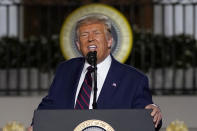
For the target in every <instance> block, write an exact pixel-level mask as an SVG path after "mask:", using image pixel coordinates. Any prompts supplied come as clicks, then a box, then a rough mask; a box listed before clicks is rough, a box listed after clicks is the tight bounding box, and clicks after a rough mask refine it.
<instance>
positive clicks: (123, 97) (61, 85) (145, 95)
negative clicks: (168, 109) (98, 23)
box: [38, 57, 153, 109]
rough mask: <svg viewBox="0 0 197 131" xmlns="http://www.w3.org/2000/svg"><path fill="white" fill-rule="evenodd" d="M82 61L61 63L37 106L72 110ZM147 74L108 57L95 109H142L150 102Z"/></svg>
mask: <svg viewBox="0 0 197 131" xmlns="http://www.w3.org/2000/svg"><path fill="white" fill-rule="evenodd" d="M84 63H85V59H84V58H81V57H80V58H74V59H71V60H68V61H66V62H63V63H61V64H60V65H59V66H58V68H57V71H56V75H55V78H54V80H53V83H52V85H51V87H50V89H49V93H48V95H47V96H46V97H44V98H43V100H42V102H41V103H40V104H39V106H38V109H74V102H75V93H76V90H77V86H78V82H79V79H80V75H81V72H82V69H83V66H84ZM152 103H153V102H152V95H151V94H150V91H149V88H148V79H147V77H146V76H145V75H144V74H143V73H141V72H139V71H137V70H136V69H135V68H133V67H131V66H128V65H124V64H121V63H119V62H118V61H116V60H115V59H114V58H113V57H112V63H111V66H110V69H109V72H108V74H107V77H106V79H105V82H104V84H103V87H102V90H101V92H100V95H99V98H98V100H97V108H98V109H133V108H135V109H136V108H144V107H145V106H146V105H148V104H152Z"/></svg>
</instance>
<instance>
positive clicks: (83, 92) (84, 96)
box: [75, 66, 93, 109]
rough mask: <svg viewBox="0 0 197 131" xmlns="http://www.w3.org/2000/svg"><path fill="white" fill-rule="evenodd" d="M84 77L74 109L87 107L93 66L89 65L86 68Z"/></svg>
mask: <svg viewBox="0 0 197 131" xmlns="http://www.w3.org/2000/svg"><path fill="white" fill-rule="evenodd" d="M87 70H88V71H87V73H86V75H85V79H84V81H83V83H82V85H81V89H80V91H79V95H78V97H77V101H76V104H75V109H89V103H90V95H91V91H92V76H91V73H92V72H93V68H92V67H91V66H89V67H88V68H87Z"/></svg>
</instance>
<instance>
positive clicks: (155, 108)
mask: <svg viewBox="0 0 197 131" xmlns="http://www.w3.org/2000/svg"><path fill="white" fill-rule="evenodd" d="M145 109H152V110H153V111H152V112H151V116H152V117H153V122H154V124H155V128H157V126H158V124H159V122H160V120H161V119H162V114H161V110H160V108H159V107H158V106H157V105H155V104H149V105H147V106H146V107H145Z"/></svg>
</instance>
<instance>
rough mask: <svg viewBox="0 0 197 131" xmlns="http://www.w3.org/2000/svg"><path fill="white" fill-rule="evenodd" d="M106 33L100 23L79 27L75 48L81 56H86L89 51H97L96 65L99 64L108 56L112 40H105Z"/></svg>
mask: <svg viewBox="0 0 197 131" xmlns="http://www.w3.org/2000/svg"><path fill="white" fill-rule="evenodd" d="M106 32H107V30H106V29H105V26H104V24H102V23H93V24H87V25H82V26H80V27H79V30H78V38H79V41H78V42H77V47H78V49H79V51H81V52H82V54H83V56H86V55H87V53H88V52H90V51H97V63H100V62H102V61H103V60H104V59H105V58H106V57H107V56H108V55H109V54H110V47H111V45H112V38H111V37H109V38H107V35H106V34H107V33H106Z"/></svg>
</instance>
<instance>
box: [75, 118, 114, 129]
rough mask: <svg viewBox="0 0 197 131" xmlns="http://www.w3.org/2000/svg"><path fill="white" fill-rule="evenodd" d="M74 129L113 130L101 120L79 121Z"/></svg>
mask: <svg viewBox="0 0 197 131" xmlns="http://www.w3.org/2000/svg"><path fill="white" fill-rule="evenodd" d="M74 131H115V130H114V129H113V128H112V127H111V126H110V125H109V124H108V123H106V122H104V121H101V120H87V121H84V122H82V123H80V124H79V125H78V126H77V127H76V128H75V129H74Z"/></svg>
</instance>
